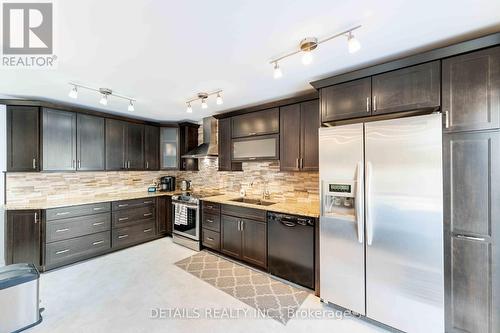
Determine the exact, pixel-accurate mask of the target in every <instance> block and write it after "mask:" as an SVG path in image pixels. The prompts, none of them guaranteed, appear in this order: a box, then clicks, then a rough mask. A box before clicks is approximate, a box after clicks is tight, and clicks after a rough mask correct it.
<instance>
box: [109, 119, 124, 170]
mask: <svg viewBox="0 0 500 333" xmlns="http://www.w3.org/2000/svg"><path fill="white" fill-rule="evenodd" d="M125 135H126V123H125V122H123V121H120V120H114V119H106V170H124V169H125V167H126V165H125V147H126V141H125Z"/></svg>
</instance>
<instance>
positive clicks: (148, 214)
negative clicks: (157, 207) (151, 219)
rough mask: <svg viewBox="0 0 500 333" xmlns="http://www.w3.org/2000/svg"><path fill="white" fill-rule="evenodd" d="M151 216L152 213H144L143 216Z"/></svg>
mask: <svg viewBox="0 0 500 333" xmlns="http://www.w3.org/2000/svg"><path fill="white" fill-rule="evenodd" d="M148 216H153V213H144V217H148Z"/></svg>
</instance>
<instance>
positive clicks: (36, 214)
mask: <svg viewBox="0 0 500 333" xmlns="http://www.w3.org/2000/svg"><path fill="white" fill-rule="evenodd" d="M34 217H35V224H37V223H38V213H36V212H35V216H34Z"/></svg>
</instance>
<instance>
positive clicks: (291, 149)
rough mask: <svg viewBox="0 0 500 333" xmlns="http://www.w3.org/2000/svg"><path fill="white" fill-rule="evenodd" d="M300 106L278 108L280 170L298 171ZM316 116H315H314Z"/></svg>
mask: <svg viewBox="0 0 500 333" xmlns="http://www.w3.org/2000/svg"><path fill="white" fill-rule="evenodd" d="M300 109H301V107H300V104H292V105H288V106H285V107H282V108H280V169H281V171H298V170H299V169H300V148H301V147H300V143H301V138H302V135H301V127H302V124H301V119H300ZM316 115H317V114H316Z"/></svg>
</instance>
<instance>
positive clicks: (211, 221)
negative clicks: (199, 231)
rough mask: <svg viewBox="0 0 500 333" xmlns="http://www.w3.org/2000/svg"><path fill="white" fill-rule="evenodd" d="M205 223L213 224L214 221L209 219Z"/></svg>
mask: <svg viewBox="0 0 500 333" xmlns="http://www.w3.org/2000/svg"><path fill="white" fill-rule="evenodd" d="M206 221H207V222H208V223H214V221H213V220H210V219H207V220H206Z"/></svg>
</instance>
